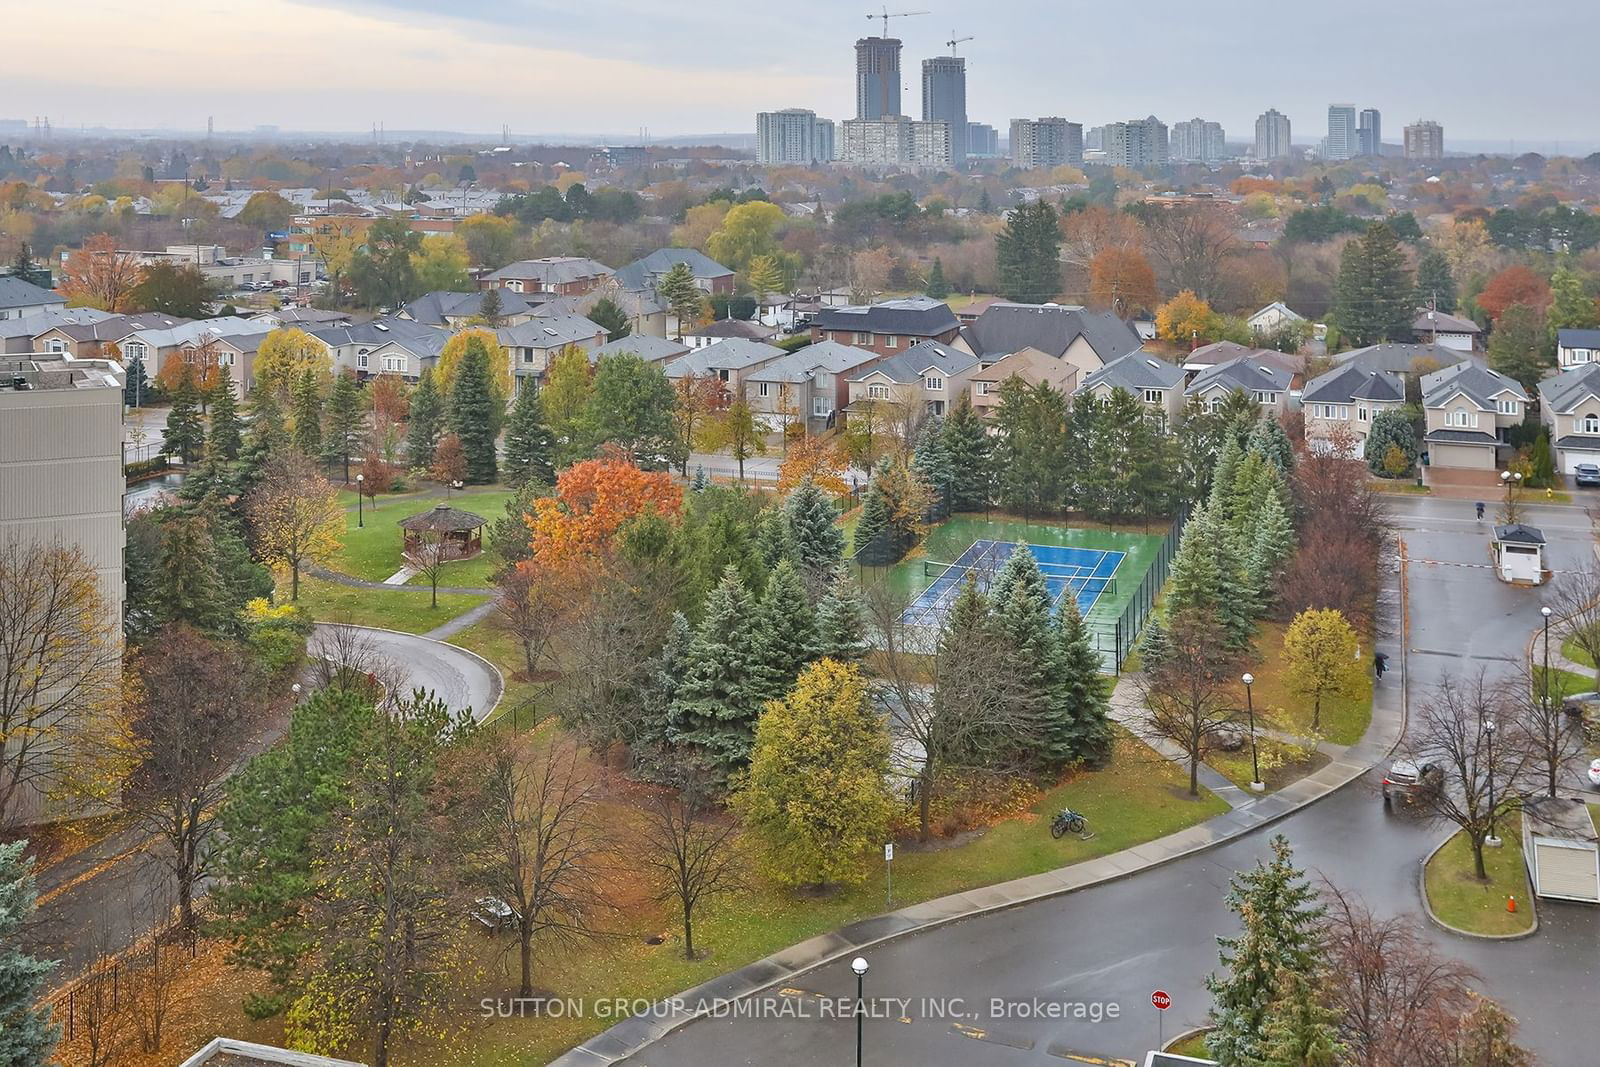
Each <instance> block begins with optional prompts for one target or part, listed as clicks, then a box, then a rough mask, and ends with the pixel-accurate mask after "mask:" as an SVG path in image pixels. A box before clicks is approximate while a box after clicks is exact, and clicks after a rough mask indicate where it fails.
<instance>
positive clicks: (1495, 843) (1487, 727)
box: [1483, 719, 1500, 848]
mask: <svg viewBox="0 0 1600 1067" xmlns="http://www.w3.org/2000/svg"><path fill="white" fill-rule="evenodd" d="M1494 728H1495V724H1494V720H1493V719H1490V720H1489V721H1488V722H1486V723H1484V724H1483V732H1484V733H1485V734H1486V735H1487V736H1488V744H1489V836H1488V837H1486V838H1484V839H1483V843H1484V844H1485V845H1488V846H1489V847H1490V848H1499V847H1500V839H1499V838H1498V837H1496V836H1495V832H1494Z"/></svg>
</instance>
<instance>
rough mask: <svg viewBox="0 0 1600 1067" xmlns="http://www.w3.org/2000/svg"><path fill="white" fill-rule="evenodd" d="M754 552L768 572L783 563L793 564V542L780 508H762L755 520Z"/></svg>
mask: <svg viewBox="0 0 1600 1067" xmlns="http://www.w3.org/2000/svg"><path fill="white" fill-rule="evenodd" d="M756 552H757V553H758V554H759V555H760V557H761V564H762V566H764V567H765V568H766V569H767V571H768V572H770V571H771V570H772V569H773V568H774V567H776V566H777V565H778V564H780V563H782V562H784V561H786V560H787V561H790V562H793V560H794V558H795V546H794V542H793V541H791V540H790V538H789V524H788V523H787V522H786V521H785V520H784V514H783V509H782V508H770V507H769V508H763V509H762V510H761V515H760V517H759V518H758V519H757V520H756Z"/></svg>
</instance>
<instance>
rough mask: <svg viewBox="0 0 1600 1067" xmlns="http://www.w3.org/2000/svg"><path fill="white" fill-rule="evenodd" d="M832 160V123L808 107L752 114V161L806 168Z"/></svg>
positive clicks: (768, 164) (769, 164)
mask: <svg viewBox="0 0 1600 1067" xmlns="http://www.w3.org/2000/svg"><path fill="white" fill-rule="evenodd" d="M832 159H833V123H832V122H831V121H830V120H828V119H819V118H817V113H816V112H815V111H812V110H810V109H809V108H803V107H786V108H784V109H783V110H782V111H760V112H757V113H756V162H757V163H761V164H763V165H765V166H778V165H781V164H786V163H793V164H799V165H801V166H809V165H811V164H813V163H827V162H829V161H830V160H832Z"/></svg>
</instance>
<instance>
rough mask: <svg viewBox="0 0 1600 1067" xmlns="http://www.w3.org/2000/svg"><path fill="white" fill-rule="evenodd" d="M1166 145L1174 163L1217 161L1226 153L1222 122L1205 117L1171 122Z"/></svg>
mask: <svg viewBox="0 0 1600 1067" xmlns="http://www.w3.org/2000/svg"><path fill="white" fill-rule="evenodd" d="M1168 145H1169V151H1168V155H1169V156H1170V157H1171V158H1172V161H1173V162H1174V163H1218V162H1221V161H1222V158H1223V157H1224V156H1226V155H1227V154H1228V152H1227V144H1226V138H1225V136H1224V135H1223V132H1222V123H1220V122H1207V121H1206V120H1205V119H1190V120H1189V121H1187V122H1175V123H1173V124H1172V133H1171V136H1170V137H1169V138H1168Z"/></svg>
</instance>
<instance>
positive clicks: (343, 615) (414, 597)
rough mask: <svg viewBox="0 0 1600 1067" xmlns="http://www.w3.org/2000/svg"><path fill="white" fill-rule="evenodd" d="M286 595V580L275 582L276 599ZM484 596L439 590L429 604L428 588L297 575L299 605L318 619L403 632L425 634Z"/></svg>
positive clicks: (466, 609)
mask: <svg viewBox="0 0 1600 1067" xmlns="http://www.w3.org/2000/svg"><path fill="white" fill-rule="evenodd" d="M288 596H289V583H288V581H287V580H284V581H280V582H279V583H278V599H279V600H280V601H281V600H286V599H287V598H288ZM487 599H489V598H488V597H486V596H470V595H467V594H461V593H440V594H439V606H438V607H437V608H434V607H431V606H430V604H429V597H428V592H427V590H419V591H416V592H412V591H411V590H409V589H406V590H401V589H393V590H390V589H356V588H353V587H351V586H347V585H340V584H338V583H337V582H325V581H322V580H321V579H319V578H312V577H308V576H306V575H302V576H301V577H300V600H299V604H300V606H301V607H303V608H305V609H306V610H307V611H309V612H310V613H311V616H312V618H314V619H316V620H317V621H318V622H352V623H355V624H357V625H358V626H378V627H382V628H383V629H385V630H401V631H404V632H405V633H411V634H420V633H426V632H428V631H429V630H431V629H433V628H434V627H435V626H439V625H441V624H442V623H446V622H449V621H450V620H451V619H453V618H455V617H456V616H457V615H460V614H461V613H462V612H464V611H468V610H470V609H472V608H475V607H477V606H478V605H479V604H481V603H483V602H484V601H485V600H487Z"/></svg>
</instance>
